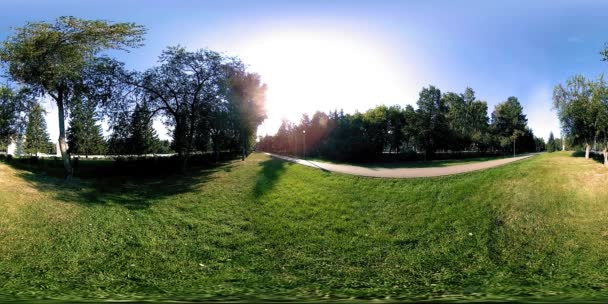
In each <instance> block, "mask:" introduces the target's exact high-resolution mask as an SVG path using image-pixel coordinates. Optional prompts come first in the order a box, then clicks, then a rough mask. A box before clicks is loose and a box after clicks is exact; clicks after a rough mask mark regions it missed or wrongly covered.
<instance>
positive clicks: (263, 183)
mask: <svg viewBox="0 0 608 304" xmlns="http://www.w3.org/2000/svg"><path fill="white" fill-rule="evenodd" d="M258 165H259V166H261V167H262V170H260V171H258V175H257V180H256V182H255V186H254V188H253V194H254V196H255V197H256V198H259V197H261V196H262V195H264V194H265V193H267V192H268V191H270V190H272V189H273V188H274V186H275V185H276V183H277V182H278V180H279V177H280V176H281V175H282V174H283V173H284V172H285V170H286V169H287V166H288V165H289V164H288V162H286V161H283V160H280V159H276V158H271V159H269V160H266V161H263V162H261V163H259V164H258Z"/></svg>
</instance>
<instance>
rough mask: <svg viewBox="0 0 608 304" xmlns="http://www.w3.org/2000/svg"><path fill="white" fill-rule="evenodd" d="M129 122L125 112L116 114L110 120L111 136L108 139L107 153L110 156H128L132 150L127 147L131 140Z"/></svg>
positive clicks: (127, 114)
mask: <svg viewBox="0 0 608 304" xmlns="http://www.w3.org/2000/svg"><path fill="white" fill-rule="evenodd" d="M130 124H131V121H130V116H129V113H128V112H127V111H124V110H123V111H120V112H117V113H116V114H115V116H114V118H113V119H111V125H110V130H111V134H110V137H109V138H108V153H109V154H112V155H125V154H130V153H131V151H132V149H131V147H130V145H129V139H130V138H131V132H130V127H131V125H130Z"/></svg>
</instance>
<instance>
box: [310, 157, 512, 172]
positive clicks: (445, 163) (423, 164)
mask: <svg viewBox="0 0 608 304" xmlns="http://www.w3.org/2000/svg"><path fill="white" fill-rule="evenodd" d="M522 155H524V154H518V155H517V156H522ZM509 157H513V156H512V155H505V156H486V157H472V158H463V159H444V160H429V161H401V162H372V163H348V162H347V163H340V162H333V161H329V160H326V159H320V158H307V159H308V160H312V161H316V162H322V163H330V164H346V165H353V166H360V167H365V168H392V169H397V168H432V167H449V166H457V165H466V164H472V163H479V162H484V161H488V160H495V159H503V158H509Z"/></svg>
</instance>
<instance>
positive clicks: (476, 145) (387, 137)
mask: <svg viewBox="0 0 608 304" xmlns="http://www.w3.org/2000/svg"><path fill="white" fill-rule="evenodd" d="M416 104H417V109H414V107H413V106H411V105H407V106H405V107H401V106H399V105H395V106H384V105H382V106H377V107H375V108H372V109H370V110H368V111H366V112H364V113H361V112H356V113H353V114H345V113H344V112H343V111H330V112H329V113H324V112H316V113H315V114H314V115H313V116H312V118H310V117H309V116H308V115H303V117H302V119H301V121H300V122H299V123H298V124H294V123H291V122H289V121H286V120H285V121H283V122H282V124H281V126H280V128H279V130H278V132H277V134H276V135H273V136H265V137H263V138H261V139H260V141H259V143H258V146H257V148H258V149H259V150H261V151H267V152H274V153H280V154H293V155H310V156H318V157H323V158H327V159H331V160H338V161H370V160H375V159H378V158H379V156H380V155H382V154H386V153H393V154H403V153H418V152H421V153H422V154H423V156H424V159H432V158H433V157H434V154H435V153H437V152H462V151H471V152H479V153H486V152H493V153H524V152H536V151H543V150H544V149H545V142H544V139H542V138H539V137H535V136H534V134H533V132H532V130H531V129H530V128H529V127H528V125H527V118H526V115H525V114H523V107H522V106H521V104H520V103H519V100H518V99H517V98H516V97H509V98H508V99H507V100H506V101H504V102H502V103H499V104H497V105H496V106H495V108H494V111H493V112H492V113H491V115H490V116H488V105H487V103H486V102H485V101H481V100H478V99H477V98H476V97H475V92H474V91H473V89H471V88H466V90H465V91H464V92H463V93H461V94H458V93H453V92H447V93H442V92H441V91H440V90H439V89H438V88H436V87H434V86H429V87H426V88H423V89H422V90H421V91H420V94H419V98H418V101H417V103H416Z"/></svg>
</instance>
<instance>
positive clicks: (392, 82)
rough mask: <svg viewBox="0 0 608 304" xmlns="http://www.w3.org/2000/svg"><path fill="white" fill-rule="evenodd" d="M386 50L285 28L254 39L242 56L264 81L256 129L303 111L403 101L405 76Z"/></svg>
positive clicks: (273, 126)
mask: <svg viewBox="0 0 608 304" xmlns="http://www.w3.org/2000/svg"><path fill="white" fill-rule="evenodd" d="M390 53H391V52H390V50H387V49H383V48H381V46H379V45H378V43H377V42H374V41H371V40H369V39H367V40H366V39H364V38H361V37H358V36H356V35H347V34H343V33H326V32H324V33H318V32H307V31H288V32H281V33H273V34H270V35H266V36H263V37H260V38H258V39H255V40H254V41H252V42H251V43H250V44H249V45H248V46H246V47H244V50H243V51H242V54H240V57H242V58H243V60H244V61H246V62H247V63H249V64H250V69H251V70H252V71H255V72H257V73H259V74H260V75H261V76H262V80H263V81H264V82H265V83H266V84H268V91H267V102H266V109H267V114H268V119H267V121H266V122H265V123H264V124H263V125H262V126H261V128H260V131H259V132H258V134H261V135H264V134H266V133H268V134H273V133H274V132H276V130H277V129H278V127H279V125H280V123H281V120H282V119H288V120H291V121H299V119H300V117H301V115H302V113H308V114H312V113H313V112H314V111H316V110H322V111H329V110H333V109H344V110H345V111H347V112H353V111H355V110H360V111H364V110H366V109H368V108H371V107H373V106H375V105H377V104H381V103H398V102H400V101H403V100H404V99H405V96H404V95H405V94H406V93H405V91H406V90H405V88H406V87H407V85H408V80H407V79H406V78H407V77H403V76H404V75H403V73H402V72H403V71H400V70H399V66H400V63H399V62H398V60H395V58H396V56H391V55H390Z"/></svg>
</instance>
